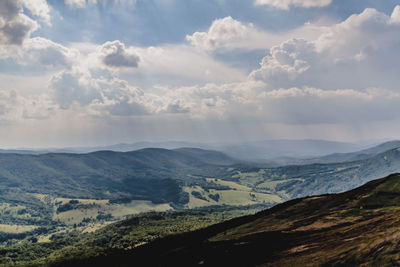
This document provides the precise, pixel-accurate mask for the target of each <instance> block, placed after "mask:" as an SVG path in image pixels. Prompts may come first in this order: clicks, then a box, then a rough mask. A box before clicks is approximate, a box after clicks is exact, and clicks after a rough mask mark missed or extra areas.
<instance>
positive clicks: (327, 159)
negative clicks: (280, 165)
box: [284, 140, 400, 164]
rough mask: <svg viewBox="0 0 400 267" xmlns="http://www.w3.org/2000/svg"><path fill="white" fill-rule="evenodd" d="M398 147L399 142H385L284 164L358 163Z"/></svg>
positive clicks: (287, 161)
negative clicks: (353, 150)
mask: <svg viewBox="0 0 400 267" xmlns="http://www.w3.org/2000/svg"><path fill="white" fill-rule="evenodd" d="M399 147H400V141H398V140H393V141H390V142H385V143H382V144H379V145H376V146H374V147H370V148H367V149H363V150H360V151H356V152H350V153H334V154H330V155H326V156H321V157H316V158H309V159H303V160H302V159H292V160H290V159H289V160H286V161H284V162H286V163H291V164H314V163H320V164H327V163H335V162H350V161H359V160H363V159H367V158H370V157H372V156H375V155H378V154H380V153H383V152H386V151H388V150H392V149H396V148H399Z"/></svg>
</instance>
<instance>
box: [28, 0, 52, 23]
mask: <svg viewBox="0 0 400 267" xmlns="http://www.w3.org/2000/svg"><path fill="white" fill-rule="evenodd" d="M21 2H22V4H23V5H24V6H25V7H26V8H27V9H28V10H29V11H30V12H31V13H32V15H34V16H37V17H39V18H41V19H42V20H43V21H44V22H45V23H47V24H48V25H50V7H49V5H48V4H47V1H46V0H21Z"/></svg>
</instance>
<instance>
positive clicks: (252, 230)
mask: <svg viewBox="0 0 400 267" xmlns="http://www.w3.org/2000/svg"><path fill="white" fill-rule="evenodd" d="M398 218H400V175H399V174H394V175H390V176H388V177H386V178H383V179H379V180H375V181H372V182H369V183H367V184H366V185H364V186H362V187H359V188H357V189H354V190H351V191H348V192H345V193H341V194H332V195H322V196H316V197H307V198H302V199H296V200H291V201H289V202H286V203H283V204H280V205H277V206H275V207H274V208H271V209H269V210H265V211H263V212H260V213H257V214H255V215H252V216H245V217H240V218H237V219H233V220H230V221H227V222H224V223H221V224H217V225H214V226H211V227H208V228H206V229H203V230H198V231H195V232H191V233H186V234H182V235H176V236H170V237H167V238H164V239H161V240H158V241H156V242H153V243H150V244H149V245H145V246H143V247H139V248H137V249H134V250H133V251H132V252H125V251H122V250H121V251H115V252H113V254H111V255H109V256H107V257H101V258H92V259H90V260H86V261H84V262H81V261H75V262H73V263H74V264H75V265H78V264H84V265H96V264H98V263H99V262H102V263H106V262H107V261H109V262H110V263H111V262H112V263H113V265H120V266H129V265H130V263H132V262H145V263H146V266H193V265H202V266H255V265H257V266H258V265H260V266H270V265H271V266H289V265H292V266H320V265H323V266H339V265H351V266H355V265H364V266H395V265H397V266H398V265H399V264H400V234H399V229H400V220H399V219H398ZM71 263H72V262H66V263H65V264H66V265H68V264H71Z"/></svg>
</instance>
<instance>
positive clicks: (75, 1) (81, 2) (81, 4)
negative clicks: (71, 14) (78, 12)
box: [64, 0, 97, 8]
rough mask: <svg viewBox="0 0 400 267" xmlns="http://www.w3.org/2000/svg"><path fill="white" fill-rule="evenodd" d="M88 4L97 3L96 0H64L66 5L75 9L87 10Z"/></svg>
mask: <svg viewBox="0 0 400 267" xmlns="http://www.w3.org/2000/svg"><path fill="white" fill-rule="evenodd" d="M86 2H88V3H97V1H96V0H89V1H87V0H64V3H65V4H66V5H68V6H70V7H74V8H85V7H86Z"/></svg>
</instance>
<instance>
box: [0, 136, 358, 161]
mask: <svg viewBox="0 0 400 267" xmlns="http://www.w3.org/2000/svg"><path fill="white" fill-rule="evenodd" d="M182 147H188V148H200V149H204V150H218V151H221V152H224V153H225V154H227V155H229V156H231V157H234V158H238V159H241V160H246V161H261V162H266V161H269V160H271V159H276V158H285V157H288V158H291V159H293V158H310V157H317V156H323V155H328V154H332V153H348V152H354V151H358V150H360V149H363V148H365V146H363V145H359V144H353V143H345V142H334V141H326V140H265V141H255V142H232V143H229V142H221V143H193V142H180V141H167V142H137V143H132V144H126V143H121V144H115V145H109V146H97V147H66V148H47V149H23V150H4V152H7V151H8V152H11V153H14V152H15V153H19V151H21V153H20V154H22V153H23V154H45V153H49V152H52V153H91V152H96V151H103V150H110V151H115V152H128V151H134V150H140V149H144V148H163V149H177V148H182ZM0 152H1V150H0Z"/></svg>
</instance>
